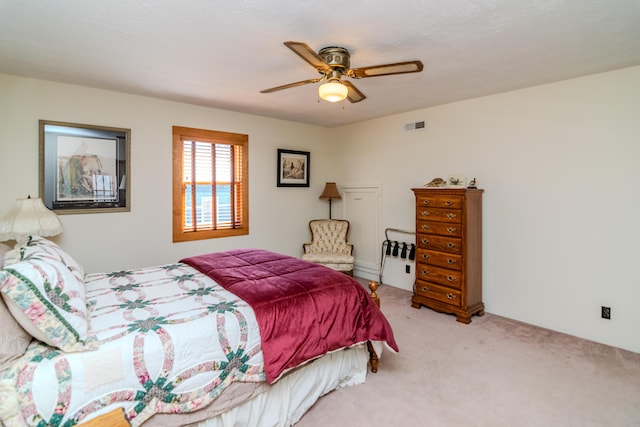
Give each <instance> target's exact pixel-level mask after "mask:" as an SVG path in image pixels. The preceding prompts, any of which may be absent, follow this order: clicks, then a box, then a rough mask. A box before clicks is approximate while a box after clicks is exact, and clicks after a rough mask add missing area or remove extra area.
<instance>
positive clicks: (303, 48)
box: [284, 42, 331, 74]
mask: <svg viewBox="0 0 640 427" xmlns="http://www.w3.org/2000/svg"><path fill="white" fill-rule="evenodd" d="M284 45H285V46H287V47H288V48H289V49H291V50H292V51H294V52H295V53H296V54H297V55H298V56H299V57H300V58H302V59H304V60H305V61H307V62H308V63H309V64H311V66H312V67H314V68H315V69H316V70H318V72H320V73H323V74H324V73H327V72H329V71H331V67H329V65H328V64H327V63H326V62H324V60H323V59H322V58H321V57H320V56H319V55H318V54H317V53H315V52H314V51H313V49H311V48H310V47H309V46H308V45H307V44H306V43H302V42H284Z"/></svg>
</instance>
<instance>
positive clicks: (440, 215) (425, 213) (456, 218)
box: [416, 207, 462, 224]
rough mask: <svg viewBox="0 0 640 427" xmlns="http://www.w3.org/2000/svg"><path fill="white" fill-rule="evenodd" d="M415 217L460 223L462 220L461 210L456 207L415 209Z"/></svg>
mask: <svg viewBox="0 0 640 427" xmlns="http://www.w3.org/2000/svg"><path fill="white" fill-rule="evenodd" d="M416 219H417V220H418V221H420V220H429V221H440V222H450V223H453V224H460V223H461V222H462V211H461V210H457V209H438V208H423V207H419V208H418V209H416Z"/></svg>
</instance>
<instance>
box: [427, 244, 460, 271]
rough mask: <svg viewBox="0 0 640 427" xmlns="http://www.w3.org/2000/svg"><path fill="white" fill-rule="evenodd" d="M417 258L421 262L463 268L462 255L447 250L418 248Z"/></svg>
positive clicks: (455, 268)
mask: <svg viewBox="0 0 640 427" xmlns="http://www.w3.org/2000/svg"><path fill="white" fill-rule="evenodd" d="M416 259H417V260H418V262H419V263H424V264H429V265H435V266H439V267H444V268H451V269H453V270H461V269H462V256H460V255H455V254H449V253H446V252H435V251H426V250H424V249H420V248H418V250H417V251H416Z"/></svg>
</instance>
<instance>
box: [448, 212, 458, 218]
mask: <svg viewBox="0 0 640 427" xmlns="http://www.w3.org/2000/svg"><path fill="white" fill-rule="evenodd" d="M456 216H457V215H456V214H454V213H448V214H447V218H449V219H454V218H455V217H456Z"/></svg>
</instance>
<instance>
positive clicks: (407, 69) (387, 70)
mask: <svg viewBox="0 0 640 427" xmlns="http://www.w3.org/2000/svg"><path fill="white" fill-rule="evenodd" d="M422 68H423V65H422V62H421V61H408V62H397V63H395V64H384V65H374V66H373V67H362V68H354V69H352V70H349V71H348V72H347V75H348V76H349V77H353V78H356V79H363V78H365V77H376V76H388V75H391V74H405V73H419V72H420V71H422Z"/></svg>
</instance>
